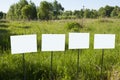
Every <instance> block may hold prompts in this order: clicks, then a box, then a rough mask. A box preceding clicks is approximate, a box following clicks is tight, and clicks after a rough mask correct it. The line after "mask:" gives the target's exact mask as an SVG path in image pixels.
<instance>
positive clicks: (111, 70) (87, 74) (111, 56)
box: [0, 19, 120, 80]
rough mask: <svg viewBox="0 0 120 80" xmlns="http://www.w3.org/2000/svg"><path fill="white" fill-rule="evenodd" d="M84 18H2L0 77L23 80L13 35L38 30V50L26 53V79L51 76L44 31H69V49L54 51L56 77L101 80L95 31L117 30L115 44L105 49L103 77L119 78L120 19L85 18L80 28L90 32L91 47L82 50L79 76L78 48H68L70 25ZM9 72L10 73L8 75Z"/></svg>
mask: <svg viewBox="0 0 120 80" xmlns="http://www.w3.org/2000/svg"><path fill="white" fill-rule="evenodd" d="M81 23H82V20H73V21H72V20H59V21H42V22H39V21H29V22H28V21H0V33H1V34H0V37H2V38H1V39H0V47H1V49H0V54H1V56H0V80H22V79H23V68H22V64H23V63H22V55H21V54H18V55H11V52H10V40H9V37H10V35H18V34H19V35H21V34H34V33H35V34H37V39H38V41H37V42H38V43H37V44H38V52H37V53H30V54H25V61H26V62H25V63H26V77H27V80H50V52H41V34H44V33H48V34H49V33H55V34H63V33H64V34H66V51H65V52H54V57H53V78H54V80H77V78H78V80H79V79H80V80H100V78H101V73H100V71H101V53H102V50H94V49H93V36H94V34H95V33H104V32H105V33H111V34H112V33H114V34H116V48H115V49H113V50H105V54H104V67H103V70H104V72H103V74H104V76H103V80H117V79H118V80H119V76H120V75H119V74H120V73H119V70H120V69H119V68H120V67H119V66H120V62H119V61H120V56H119V55H120V54H119V50H120V46H119V43H120V38H119V35H120V28H119V27H120V24H119V23H120V20H119V19H85V21H84V26H83V27H82V28H80V29H79V30H77V31H78V32H89V33H90V49H87V50H81V53H80V66H79V76H78V77H77V76H76V66H77V62H76V59H77V52H78V51H77V50H68V48H67V45H68V33H69V32H70V30H68V28H67V27H66V26H67V25H70V26H71V25H72V26H73V27H72V28H74V26H77V25H80V24H81ZM6 76H7V77H6Z"/></svg>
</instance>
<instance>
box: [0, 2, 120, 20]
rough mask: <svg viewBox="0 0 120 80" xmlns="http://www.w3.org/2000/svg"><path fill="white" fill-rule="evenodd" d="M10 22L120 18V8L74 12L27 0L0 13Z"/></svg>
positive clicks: (111, 7)
mask: <svg viewBox="0 0 120 80" xmlns="http://www.w3.org/2000/svg"><path fill="white" fill-rule="evenodd" d="M1 18H6V19H9V20H56V19H57V20H58V19H81V18H93V19H94V18H120V7H119V6H109V5H106V6H105V7H101V8H99V10H94V9H92V10H90V9H87V8H86V9H85V8H83V9H81V10H74V11H71V10H69V11H64V7H63V6H62V5H61V4H60V3H59V2H58V1H57V0H54V1H53V2H47V1H41V2H40V5H39V6H37V7H36V5H35V4H34V3H33V2H32V1H30V2H28V1H27V0H20V1H19V2H18V3H16V4H13V5H11V7H10V8H9V11H8V12H7V15H5V14H4V16H3V14H1V13H0V19H1Z"/></svg>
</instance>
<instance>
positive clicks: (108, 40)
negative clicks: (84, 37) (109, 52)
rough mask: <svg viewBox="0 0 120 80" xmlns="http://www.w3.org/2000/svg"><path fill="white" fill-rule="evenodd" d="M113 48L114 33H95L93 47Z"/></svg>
mask: <svg viewBox="0 0 120 80" xmlns="http://www.w3.org/2000/svg"><path fill="white" fill-rule="evenodd" d="M113 48H115V34H95V35H94V49H113Z"/></svg>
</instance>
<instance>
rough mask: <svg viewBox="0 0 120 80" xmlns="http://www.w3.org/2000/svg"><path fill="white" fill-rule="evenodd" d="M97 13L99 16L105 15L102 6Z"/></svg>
mask: <svg viewBox="0 0 120 80" xmlns="http://www.w3.org/2000/svg"><path fill="white" fill-rule="evenodd" d="M98 14H99V16H100V17H105V16H106V11H105V9H104V8H103V7H101V8H100V9H99V11H98Z"/></svg>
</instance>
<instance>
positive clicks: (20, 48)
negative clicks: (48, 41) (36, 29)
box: [10, 34, 37, 54]
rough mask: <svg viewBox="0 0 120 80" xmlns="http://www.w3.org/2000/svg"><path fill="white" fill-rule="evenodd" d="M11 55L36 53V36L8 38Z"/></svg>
mask: <svg viewBox="0 0 120 80" xmlns="http://www.w3.org/2000/svg"><path fill="white" fill-rule="evenodd" d="M10 40H11V53H12V54H18V53H28V52H37V40H36V34H33V35H17V36H10Z"/></svg>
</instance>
